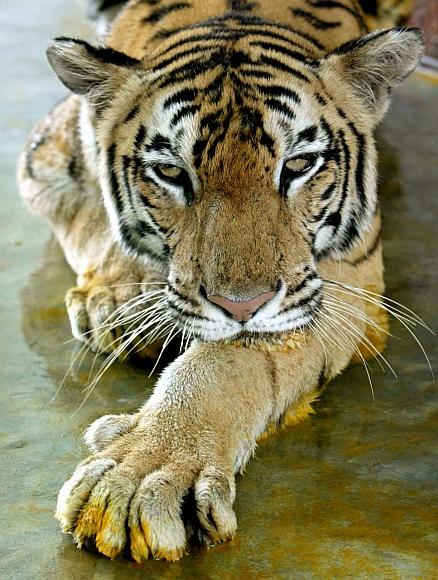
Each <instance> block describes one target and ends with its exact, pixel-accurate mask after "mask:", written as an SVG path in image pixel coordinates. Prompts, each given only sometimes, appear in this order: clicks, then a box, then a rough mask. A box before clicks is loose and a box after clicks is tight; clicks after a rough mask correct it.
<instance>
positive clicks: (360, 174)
mask: <svg viewBox="0 0 438 580" xmlns="http://www.w3.org/2000/svg"><path fill="white" fill-rule="evenodd" d="M348 126H349V128H350V129H351V130H352V131H353V133H354V136H355V137H356V140H357V150H358V152H357V162H356V190H357V194H358V196H359V201H360V203H361V205H362V207H366V205H367V198H366V192H365V156H366V141H365V137H364V135H362V133H359V131H358V130H357V129H356V127H355V125H354V124H353V123H352V122H351V121H350V122H349V123H348Z"/></svg>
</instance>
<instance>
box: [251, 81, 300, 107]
mask: <svg viewBox="0 0 438 580" xmlns="http://www.w3.org/2000/svg"><path fill="white" fill-rule="evenodd" d="M254 88H256V89H257V90H258V91H259V92H260V93H262V95H266V96H267V97H286V98H287V99H291V100H292V101H294V103H297V104H299V103H301V99H300V97H299V96H298V93H296V92H295V91H293V90H291V89H287V88H285V87H281V86H279V85H256V86H255V87H254Z"/></svg>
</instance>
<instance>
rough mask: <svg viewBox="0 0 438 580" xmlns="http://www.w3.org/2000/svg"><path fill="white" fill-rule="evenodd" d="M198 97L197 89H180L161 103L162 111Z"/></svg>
mask: <svg viewBox="0 0 438 580" xmlns="http://www.w3.org/2000/svg"><path fill="white" fill-rule="evenodd" d="M197 95H198V89H181V90H180V91H177V92H176V93H174V94H173V95H172V96H170V97H167V99H166V100H165V101H164V103H163V109H169V108H170V107H171V106H172V105H177V104H179V103H184V102H187V101H193V100H194V99H195V98H196V97H197Z"/></svg>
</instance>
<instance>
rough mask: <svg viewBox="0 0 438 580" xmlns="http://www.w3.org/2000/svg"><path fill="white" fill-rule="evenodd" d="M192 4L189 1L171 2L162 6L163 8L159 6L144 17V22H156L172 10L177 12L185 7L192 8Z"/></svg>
mask: <svg viewBox="0 0 438 580" xmlns="http://www.w3.org/2000/svg"><path fill="white" fill-rule="evenodd" d="M190 7H191V4H189V3H188V2H176V3H175V4H169V5H168V6H162V7H161V8H160V7H158V8H156V9H155V10H152V12H151V13H150V14H149V16H146V17H145V18H143V19H142V22H144V23H145V24H156V23H157V22H159V21H160V20H162V19H163V18H165V17H166V16H168V15H169V14H172V12H176V11H178V10H183V9H184V8H190Z"/></svg>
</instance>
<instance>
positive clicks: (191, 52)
mask: <svg viewBox="0 0 438 580" xmlns="http://www.w3.org/2000/svg"><path fill="white" fill-rule="evenodd" d="M213 48H216V47H194V48H193V47H191V48H188V49H187V50H182V51H181V52H177V53H176V54H173V55H172V56H170V57H169V58H166V59H165V60H162V61H161V62H159V63H158V64H157V65H155V66H153V67H152V68H151V69H150V70H151V71H153V72H157V71H159V70H162V69H163V68H166V67H168V66H170V65H174V64H177V63H178V61H180V60H182V59H184V58H185V57H186V56H191V57H192V56H198V55H199V54H201V53H202V52H205V51H207V50H212V49H213ZM212 56H213V55H210V56H209V57H206V55H203V58H204V59H205V58H211V57H212ZM200 60H202V59H200ZM172 72H173V71H170V74H172Z"/></svg>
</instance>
